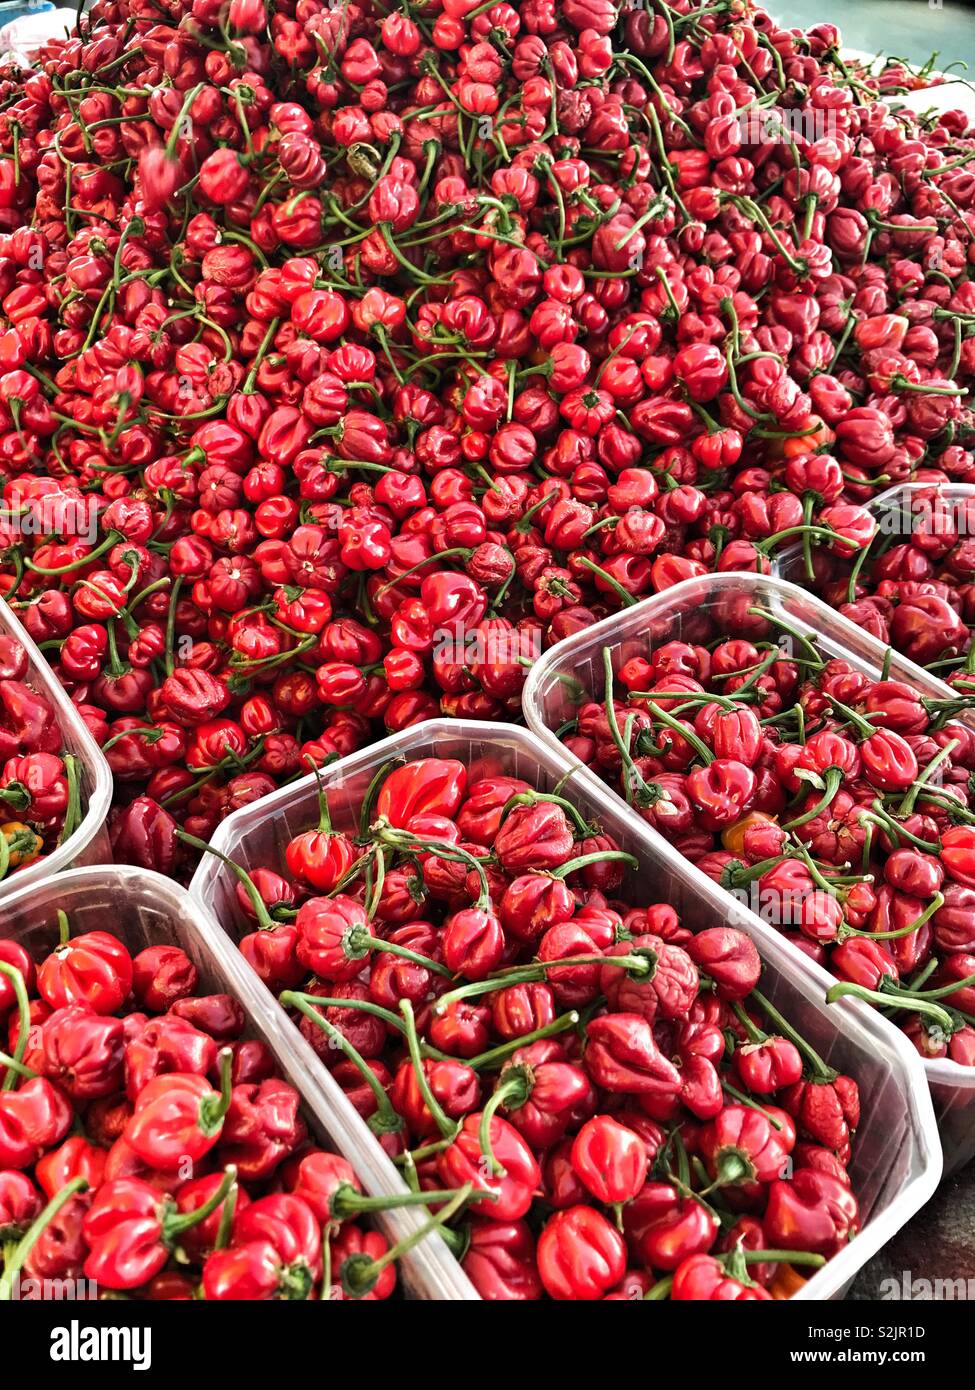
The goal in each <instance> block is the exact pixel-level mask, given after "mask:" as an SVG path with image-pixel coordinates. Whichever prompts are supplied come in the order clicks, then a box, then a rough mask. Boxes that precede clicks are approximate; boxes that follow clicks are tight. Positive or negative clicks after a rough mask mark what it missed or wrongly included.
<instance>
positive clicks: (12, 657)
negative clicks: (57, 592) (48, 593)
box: [0, 633, 84, 879]
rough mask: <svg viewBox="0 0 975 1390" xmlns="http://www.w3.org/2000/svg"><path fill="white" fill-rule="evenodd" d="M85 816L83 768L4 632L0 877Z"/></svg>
mask: <svg viewBox="0 0 975 1390" xmlns="http://www.w3.org/2000/svg"><path fill="white" fill-rule="evenodd" d="M83 818H84V797H83V794H82V786H81V769H80V767H79V765H78V760H77V758H76V757H75V755H74V754H73V753H68V752H67V751H66V750H65V748H64V744H63V735H62V731H61V727H60V724H59V722H58V714H57V710H56V709H55V707H54V705H53V704H52V703H51V701H50V700H49V699H48V698H47V696H46V695H43V694H41V693H40V692H39V691H37V690H35V689H34V687H33V685H32V684H31V681H30V671H29V666H28V660H27V653H26V651H25V650H24V648H23V646H22V645H21V644H20V642H18V641H17V639H16V638H15V637H12V636H10V635H9V634H6V633H0V879H5V878H8V877H10V876H12V875H13V874H15V873H16V871H17V870H18V869H20V868H23V867H25V866H26V865H28V864H34V863H36V862H37V861H38V860H40V859H43V858H44V856H45V855H47V854H50V853H51V851H52V850H53V849H55V848H56V847H57V846H58V845H60V844H63V843H64V842H65V841H66V840H68V839H69V838H70V837H71V836H72V835H73V834H74V832H75V831H76V830H77V829H78V827H79V825H80V824H81V822H82V820H83Z"/></svg>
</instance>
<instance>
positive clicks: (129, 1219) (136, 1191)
mask: <svg viewBox="0 0 975 1390" xmlns="http://www.w3.org/2000/svg"><path fill="white" fill-rule="evenodd" d="M234 1182H235V1175H234V1172H233V1169H228V1171H227V1173H226V1174H225V1175H224V1178H223V1180H222V1181H219V1183H218V1186H217V1187H216V1189H215V1190H214V1192H213V1194H212V1196H211V1200H210V1202H208V1203H206V1204H204V1205H202V1206H200V1207H198V1208H196V1209H195V1210H193V1211H191V1212H189V1213H185V1212H184V1213H179V1212H178V1210H177V1207H176V1203H175V1202H174V1201H173V1200H172V1199H171V1198H168V1197H160V1194H159V1192H158V1191H157V1190H156V1189H155V1188H154V1187H151V1186H150V1185H149V1184H148V1183H146V1182H142V1181H140V1180H139V1179H138V1178H116V1179H114V1180H113V1181H111V1182H106V1183H103V1184H102V1186H101V1187H99V1189H98V1191H97V1192H96V1193H95V1197H94V1200H93V1201H92V1204H91V1206H90V1207H89V1209H88V1212H87V1214H86V1216H85V1220H84V1227H83V1230H84V1235H85V1240H86V1242H87V1244H88V1256H87V1258H86V1260H85V1276H86V1278H88V1279H93V1280H95V1281H96V1282H97V1283H98V1284H100V1285H101V1286H102V1287H103V1288H106V1289H135V1288H139V1287H140V1286H141V1285H143V1284H145V1283H146V1282H147V1281H148V1280H149V1279H151V1278H152V1277H153V1276H154V1275H156V1274H158V1273H159V1272H160V1271H161V1270H162V1269H163V1268H164V1267H165V1265H166V1264H167V1263H168V1261H169V1259H170V1256H171V1254H172V1251H173V1249H174V1247H175V1246H176V1244H177V1243H178V1242H179V1239H180V1237H181V1235H182V1234H183V1232H184V1231H187V1230H189V1229H190V1227H192V1226H193V1225H195V1224H197V1223H199V1222H201V1221H203V1220H204V1219H205V1218H206V1217H207V1216H208V1215H209V1214H210V1212H211V1211H213V1210H215V1209H216V1208H217V1207H218V1206H219V1205H220V1204H221V1203H222V1202H223V1200H224V1199H225V1197H226V1196H227V1194H228V1192H229V1191H230V1189H231V1187H232V1186H233V1185H234Z"/></svg>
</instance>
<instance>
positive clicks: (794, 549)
mask: <svg viewBox="0 0 975 1390" xmlns="http://www.w3.org/2000/svg"><path fill="white" fill-rule="evenodd" d="M932 489H933V490H934V491H935V492H937V493H938V495H939V496H940V497H943V498H944V499H945V501H947V502H951V503H953V504H955V505H956V506H959V507H961V506H964V505H965V504H966V503H975V483H897V484H896V485H895V486H894V487H889V488H887V490H886V491H885V492H880V493H878V494H877V496H876V497H872V498H871V499H870V501H869V502H867V503H866V508H867V511H869V512H872V513H873V514H874V516H876V517H877V518H878V521H879V522H880V525H881V527H882V528H883V527H884V526H890V525H891V522H892V518H893V517H894V516H896V513H897V512H898V511H900V510H903V509H904V507H905V504H907V503H909V502H910V500H911V498H912V497H916V496H918V494H920V493H927V492H931V491H932ZM897 534H901V532H900V531H898V532H897ZM812 556H813V561H814V564H815V566H816V574H817V582H819V583H824V582H828V581H829V580H831V579H839V578H841V577H845V576H846V575H848V574H849V573H850V571H851V569H852V567H853V564H852V561H849V560H844V559H843V558H842V557H841V556H839V555H832V554H830V553H829V552H827V551H826V550H824V549H823V547H822V546H814V547H813V550H812ZM772 573H773V574H774V575H776V576H777V577H778V578H779V579H785V580H788V581H789V583H791V584H799V585H803V586H805V585H808V584H809V583H810V582H811V581H810V579H809V576H808V574H807V573H806V561H805V556H804V555H803V550H802V543H801V542H799V543H798V544H795V545H790V546H787V547H786V548H785V549H784V550H780V551H778V552H777V553H776V554H775V555H773V557H772Z"/></svg>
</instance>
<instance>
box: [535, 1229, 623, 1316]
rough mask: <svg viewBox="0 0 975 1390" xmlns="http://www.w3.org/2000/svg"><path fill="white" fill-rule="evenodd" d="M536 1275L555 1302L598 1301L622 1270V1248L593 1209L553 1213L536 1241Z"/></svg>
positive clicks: (616, 1282) (617, 1281)
mask: <svg viewBox="0 0 975 1390" xmlns="http://www.w3.org/2000/svg"><path fill="white" fill-rule="evenodd" d="M537 1260H538V1272H539V1275H540V1277H541V1280H542V1283H543V1285H544V1286H545V1291H546V1293H547V1294H548V1295H549V1297H550V1298H554V1299H556V1300H558V1301H565V1300H575V1299H594V1298H601V1297H603V1295H604V1294H606V1293H608V1292H609V1290H610V1289H611V1288H613V1286H614V1285H616V1284H618V1283H619V1281H620V1279H622V1277H623V1272H624V1270H625V1269H626V1245H625V1243H624V1241H623V1237H622V1236H621V1235H620V1233H619V1231H617V1230H616V1229H615V1228H614V1227H613V1226H611V1225H610V1223H609V1222H608V1221H607V1220H606V1218H605V1216H603V1215H602V1214H601V1213H600V1212H598V1211H596V1210H595V1209H594V1208H593V1207H585V1206H580V1207H569V1208H568V1210H566V1211H560V1212H556V1214H555V1215H554V1216H553V1217H552V1218H551V1220H550V1221H548V1222H547V1224H546V1226H545V1228H544V1230H543V1231H542V1233H541V1235H540V1236H539V1239H538V1252H537Z"/></svg>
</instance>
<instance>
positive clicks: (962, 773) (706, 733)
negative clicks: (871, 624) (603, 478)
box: [559, 577, 975, 1065]
mask: <svg viewBox="0 0 975 1390" xmlns="http://www.w3.org/2000/svg"><path fill="white" fill-rule="evenodd" d="M680 594H681V591H680V590H675V605H676V607H675V612H679V613H682V615H683V622H682V624H681V626H682V630H683V631H684V632H685V635H686V639H687V640H684V641H666V642H663V643H661V644H659V645H654V646H653V647H651V648H650V649H649V650H648V653H647V655H646V656H643V655H639V654H637V652H636V650H635V649H636V648H637V647H639V646H641V645H643V644H640V643H633V642H631V643H630V644H629V647H628V648H627V649H624V650H623V652H622V653H616V655H617V658H619V656H621V655H622V656H623V657H625V659H624V660H622V663H621V664H619V662H617V664H618V670H617V671H614V661H613V656H614V653H612V652H611V651H610V649H609V648H604V649H603V651H602V660H603V678H604V682H605V692H604V697H603V699H602V700H599V701H596V700H586V699H584V697H583V696H581V695H580V697H579V699H580V704H579V708H578V715H577V717H576V718H574V719H572V720H569V721H567V722H566V723H565V724H564V725H563V726H562V727H561V729H560V730H559V735H560V737H561V738H563V739H564V741H565V746H566V747H567V748H568V749H569V750H570V751H571V752H572V753H573V754H574V755H575V756H576V757H577V758H578V759H580V760H581V761H582V762H584V763H587V764H590V765H592V766H593V767H595V768H597V769H598V770H599V771H600V772H601V774H602V775H603V776H604V777H606V779H607V780H608V781H610V783H611V785H613V786H614V787H615V789H617V790H618V791H619V792H620V793H621V794H622V795H623V796H624V797H625V798H626V800H627V802H628V803H629V804H630V806H632V807H633V809H634V811H636V813H637V814H638V815H639V816H640V817H641V818H642V819H643V820H644V821H645V822H646V823H647V824H648V825H650V826H652V827H653V829H654V830H655V831H657V832H658V833H660V834H662V835H664V836H665V837H666V838H667V840H669V841H670V842H671V843H672V844H673V845H674V846H675V847H676V848H677V849H678V850H679V851H680V852H681V853H682V854H683V855H685V856H686V857H687V858H688V859H690V860H691V861H693V862H694V863H695V864H696V865H697V867H698V868H699V869H700V870H702V871H703V872H704V873H706V874H707V875H708V876H709V877H711V878H713V879H714V880H715V881H716V882H718V883H720V884H721V885H722V886H723V887H725V888H728V889H729V890H731V891H733V892H735V893H738V894H740V895H741V896H742V897H743V900H744V901H746V902H747V903H749V904H750V905H754V906H755V907H756V908H757V910H758V911H759V912H760V914H761V915H762V917H763V918H764V919H765V920H766V921H770V922H772V923H773V924H774V925H776V926H778V927H780V928H781V929H782V930H783V931H784V932H786V933H787V935H788V936H789V938H790V940H792V942H793V943H794V944H795V945H796V946H797V947H798V948H799V949H801V950H802V951H803V952H804V953H805V954H807V955H809V956H810V957H811V958H812V959H814V960H816V961H817V962H819V963H820V964H824V965H826V966H827V967H828V969H829V970H830V971H831V972H832V973H833V974H835V975H836V976H837V977H838V979H839V980H840V981H841V982H842V983H841V984H839V985H837V986H836V987H835V988H834V989H833V990H831V991H830V997H832V998H840V997H843V996H845V995H847V994H851V993H852V994H857V995H859V996H860V997H862V998H865V999H869V1000H871V1001H873V1002H875V1003H876V1004H878V1005H879V1006H881V1007H885V1008H889V1009H891V1010H892V1011H894V1012H895V1014H896V1016H897V1018H898V1020H899V1021H900V1022H901V1024H902V1026H903V1027H904V1028H905V1029H906V1031H907V1032H908V1034H909V1036H910V1037H911V1039H912V1041H913V1042H914V1044H915V1046H916V1047H917V1049H918V1051H919V1052H920V1053H921V1054H922V1056H927V1057H945V1056H948V1057H951V1058H952V1060H954V1061H958V1062H962V1063H964V1064H965V1065H973V1064H975V1028H973V1024H975V1017H973V1010H972V1007H971V1006H972V1001H973V998H975V996H973V994H972V987H973V986H975V956H973V954H971V952H972V948H973V946H975V936H973V934H972V918H971V913H970V910H969V909H970V902H971V892H972V887H973V886H975V876H973V875H972V873H971V869H970V864H969V853H970V849H971V847H972V846H973V845H975V829H973V827H975V815H973V813H972V812H971V810H970V809H969V807H968V796H969V784H970V779H971V775H972V770H973V759H975V745H973V741H972V740H973V731H972V728H971V726H970V725H969V724H967V723H962V722H960V720H959V719H958V717H957V716H959V715H961V714H964V713H965V712H966V711H968V710H969V709H970V706H971V701H970V698H969V697H968V696H967V695H960V696H958V697H953V698H946V699H943V700H937V699H933V698H931V697H929V696H926V695H922V694H921V692H920V691H918V690H917V689H916V688H914V687H912V686H911V685H910V684H908V683H907V682H905V681H903V680H896V679H889V678H888V677H887V676H886V675H884V676H882V677H881V678H880V679H871V678H870V676H868V675H867V674H866V673H865V672H864V670H863V669H861V668H860V667H859V666H858V665H857V663H855V662H852V661H848V660H844V659H842V658H830V657H829V656H828V655H827V654H824V652H823V651H822V650H821V648H820V647H819V645H818V643H817V640H816V636H815V634H814V633H811V632H810V633H808V634H807V633H803V632H801V631H799V630H798V629H797V628H795V627H793V626H792V624H790V622H789V620H788V618H787V617H786V616H785V615H784V614H783V613H780V612H776V611H774V609H773V608H771V607H765V606H763V605H762V602H761V598H760V597H758V596H756V594H755V592H754V588H752V589H750V588H749V585H748V581H747V579H744V577H743V582H742V584H741V585H740V588H739V589H738V590H736V591H731V590H726V591H724V592H722V593H716V594H715V595H714V599H713V602H712V603H711V604H710V605H709V606H706V607H702V606H701V605H700V603H699V601H698V603H697V604H695V602H694V601H693V599H691V600H685V601H684V603H683V605H682V604H681V599H680ZM783 638H785V639H786V642H787V644H788V645H787V646H786V647H785V648H783V646H782V645H781V641H782V639H783ZM630 653H632V654H630ZM945 688H946V690H948V688H947V687H945ZM948 695H949V696H950V695H951V692H950V690H948ZM881 991H882V992H881Z"/></svg>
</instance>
